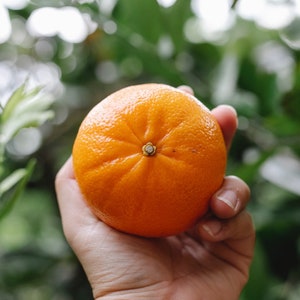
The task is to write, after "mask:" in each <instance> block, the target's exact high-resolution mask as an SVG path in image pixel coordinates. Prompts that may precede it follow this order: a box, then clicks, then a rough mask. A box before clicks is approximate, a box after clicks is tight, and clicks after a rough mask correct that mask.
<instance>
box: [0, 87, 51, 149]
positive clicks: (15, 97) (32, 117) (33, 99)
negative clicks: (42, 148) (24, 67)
mask: <svg viewBox="0 0 300 300" xmlns="http://www.w3.org/2000/svg"><path fill="white" fill-rule="evenodd" d="M52 103H53V99H52V98H50V97H49V96H47V95H45V94H42V93H41V88H40V87H36V88H33V89H31V90H29V91H27V82H25V83H24V84H22V85H21V86H20V87H19V88H18V89H17V90H16V91H15V92H14V93H13V94H12V96H11V97H10V98H9V100H8V102H7V103H6V105H5V106H4V109H3V112H2V115H1V119H0V121H1V123H0V125H1V139H0V144H2V146H1V145H0V146H1V147H2V148H3V145H5V144H6V143H7V142H8V141H9V140H10V139H11V138H12V137H13V136H15V135H16V134H17V133H18V132H19V130H20V129H22V128H24V127H29V126H34V127H37V126H39V125H41V124H42V123H44V122H45V121H47V120H48V119H50V118H52V117H53V115H54V114H53V112H52V111H51V110H49V109H48V108H49V107H50V105H51V104H52ZM2 152H3V151H2Z"/></svg>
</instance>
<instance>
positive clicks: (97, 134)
mask: <svg viewBox="0 0 300 300" xmlns="http://www.w3.org/2000/svg"><path fill="white" fill-rule="evenodd" d="M73 163H74V171H75V177H76V180H77V181H78V184H79V187H80V189H81V192H82V194H83V196H84V198H85V200H86V202H87V203H88V205H89V206H90V207H91V209H92V211H93V212H94V214H95V215H96V216H97V217H98V218H99V219H100V220H102V221H103V222H105V223H106V224H108V225H110V226H111V227H113V228H115V229H118V230H120V231H123V232H127V233H130V234H135V235H140V236H145V237H161V236H168V235H173V234H177V233H180V232H182V231H184V230H186V229H188V228H189V227H191V226H192V225H193V224H194V223H195V221H196V220H197V219H198V218H200V217H202V216H203V215H204V214H205V213H206V212H207V210H208V206H209V199H210V197H211V196H212V195H213V193H215V192H216V190H217V189H218V188H219V187H220V186H221V184H222V182H223V178H224V172H225V168H226V148H225V143H224V139H223V135H222V132H221V129H220V127H219V125H218V123H217V121H216V120H215V118H214V116H213V115H212V114H211V113H210V111H209V110H208V109H207V108H206V107H205V106H204V105H203V104H201V103H200V102H199V101H198V100H197V99H196V98H195V97H193V96H192V95H190V94H188V93H186V92H184V91H181V90H179V89H176V88H173V87H170V86H168V85H163V84H142V85H136V86H130V87H127V88H124V89H121V90H119V91H117V92H115V93H113V94H112V95H110V96H108V97H107V98H105V99H104V100H102V101H101V102H100V103H99V104H97V105H96V106H95V107H94V108H93V109H92V110H91V111H90V112H89V114H88V115H87V116H86V118H85V119H84V120H83V122H82V124H81V126H80V128H79V131H78V134H77V137H76V139H75V143H74V146H73Z"/></svg>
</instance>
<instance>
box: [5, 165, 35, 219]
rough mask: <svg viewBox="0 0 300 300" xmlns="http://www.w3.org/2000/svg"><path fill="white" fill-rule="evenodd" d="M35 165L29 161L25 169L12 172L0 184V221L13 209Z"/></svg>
mask: <svg viewBox="0 0 300 300" xmlns="http://www.w3.org/2000/svg"><path fill="white" fill-rule="evenodd" d="M35 164H36V161H35V160H33V159H32V160H30V161H29V162H28V164H27V166H26V168H24V169H19V170H16V171H14V172H13V173H12V174H11V175H9V176H8V177H6V178H5V179H4V180H2V181H1V182H0V199H1V202H0V220H1V219H2V218H3V217H4V216H6V215H7V214H8V213H9V212H10V211H11V209H12V208H13V206H14V204H15V203H16V201H17V199H18V198H19V196H20V195H21V193H22V191H23V190H24V188H25V186H26V184H27V182H28V180H29V179H30V177H31V174H32V172H33V170H34V167H35Z"/></svg>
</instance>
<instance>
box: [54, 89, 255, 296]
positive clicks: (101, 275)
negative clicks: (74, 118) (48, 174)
mask: <svg viewBox="0 0 300 300" xmlns="http://www.w3.org/2000/svg"><path fill="white" fill-rule="evenodd" d="M181 88H182V89H185V90H187V91H188V92H190V90H189V88H187V87H181ZM212 113H213V114H214V115H215V117H216V118H217V120H218V122H219V124H220V127H221V129H222V132H223V135H224V139H225V142H226V145H227V148H229V146H230V144H231V141H232V138H233V136H234V133H235V130H236V126H237V119H236V114H235V112H234V110H233V109H232V108H231V107H229V106H219V107H217V108H215V109H214V110H213V111H212ZM56 191H57V197H58V202H59V207H60V212H61V216H62V223H63V229H64V233H65V236H66V238H67V241H68V242H69V244H70V246H71V247H72V249H73V250H74V252H75V254H76V255H77V257H78V259H79V260H80V262H81V264H82V266H83V268H84V270H85V272H86V274H87V277H88V280H89V282H90V284H91V287H92V290H93V295H94V298H95V299H132V300H134V299H170V300H172V299H188V300H193V299H197V300H199V299H208V300H222V299H224V300H228V299H230V300H235V299H238V298H239V295H240V293H241V291H242V289H243V287H244V285H245V283H246V282H247V280H248V272H249V266H250V263H251V261H252V256H253V249H254V242H255V231H254V227H253V223H252V219H251V217H250V215H249V213H248V212H246V210H245V207H246V204H247V202H248V201H249V197H250V192H249V188H248V187H247V185H246V184H245V183H244V182H243V181H242V180H241V179H239V178H237V177H234V176H228V177H225V179H224V183H223V185H222V187H221V188H220V189H219V191H217V192H216V194H215V195H213V197H212V198H211V201H210V213H209V215H207V216H206V217H205V218H204V219H201V220H200V221H199V223H198V224H197V225H195V226H194V228H192V229H190V230H189V231H187V232H184V233H181V234H179V235H177V236H171V237H167V238H159V239H146V238H140V237H136V236H132V235H128V234H124V233H121V232H118V231H116V230H114V229H112V228H110V227H108V226H107V225H106V224H104V223H103V222H101V221H99V220H98V219H97V218H96V217H95V216H94V215H93V213H92V212H91V210H90V209H89V207H88V206H87V205H86V203H85V201H84V200H83V198H82V196H81V193H80V191H79V187H78V185H77V182H76V180H75V178H74V173H73V166H72V161H71V159H69V160H68V161H67V162H66V164H65V165H64V166H63V167H62V169H61V170H60V172H59V173H58V175H57V178H56Z"/></svg>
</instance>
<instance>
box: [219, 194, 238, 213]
mask: <svg viewBox="0 0 300 300" xmlns="http://www.w3.org/2000/svg"><path fill="white" fill-rule="evenodd" d="M217 199H218V200H220V201H222V202H224V203H225V204H226V205H228V206H229V207H230V208H232V209H233V210H236V209H237V206H238V203H239V202H238V198H237V195H236V193H235V192H234V191H232V190H224V191H221V192H220V193H219V194H217Z"/></svg>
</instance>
